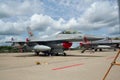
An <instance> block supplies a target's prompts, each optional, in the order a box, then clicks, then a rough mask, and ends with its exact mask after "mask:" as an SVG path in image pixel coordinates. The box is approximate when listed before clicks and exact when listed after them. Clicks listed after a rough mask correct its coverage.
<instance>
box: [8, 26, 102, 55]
mask: <svg viewBox="0 0 120 80" xmlns="http://www.w3.org/2000/svg"><path fill="white" fill-rule="evenodd" d="M27 31H28V34H29V38H26V41H14V40H12V41H10V42H12V43H13V46H15V47H18V46H19V47H20V48H23V47H28V48H30V49H32V50H34V52H35V53H36V54H37V55H39V52H43V53H44V55H58V54H63V55H66V53H65V52H64V49H69V48H70V47H71V46H72V42H75V41H78V42H79V41H82V40H83V39H84V37H86V38H87V39H88V40H89V41H96V40H100V39H103V38H101V37H96V36H91V35H85V34H82V33H81V32H77V31H73V30H66V31H62V32H60V33H59V34H58V35H54V36H50V37H47V38H39V37H38V36H37V37H35V36H34V34H33V33H32V30H31V28H30V27H27Z"/></svg>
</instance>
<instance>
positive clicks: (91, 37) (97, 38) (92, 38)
mask: <svg viewBox="0 0 120 80" xmlns="http://www.w3.org/2000/svg"><path fill="white" fill-rule="evenodd" d="M84 37H86V38H87V39H88V40H89V41H96V40H102V39H104V38H103V37H97V36H91V35H85V36H84Z"/></svg>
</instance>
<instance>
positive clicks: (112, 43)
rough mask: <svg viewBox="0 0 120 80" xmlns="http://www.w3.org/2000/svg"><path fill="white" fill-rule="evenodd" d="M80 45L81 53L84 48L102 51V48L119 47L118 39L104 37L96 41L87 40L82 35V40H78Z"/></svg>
mask: <svg viewBox="0 0 120 80" xmlns="http://www.w3.org/2000/svg"><path fill="white" fill-rule="evenodd" d="M80 47H83V48H84V49H83V51H82V53H84V52H85V51H86V50H92V49H94V51H97V50H98V49H99V51H102V49H114V50H116V49H117V48H120V40H112V39H111V38H105V39H103V40H98V41H89V40H87V38H85V37H84V41H82V42H80Z"/></svg>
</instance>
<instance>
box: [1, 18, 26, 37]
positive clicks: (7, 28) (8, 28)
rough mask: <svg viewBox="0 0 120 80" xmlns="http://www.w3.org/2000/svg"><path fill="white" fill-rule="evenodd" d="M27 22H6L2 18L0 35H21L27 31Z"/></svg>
mask: <svg viewBox="0 0 120 80" xmlns="http://www.w3.org/2000/svg"><path fill="white" fill-rule="evenodd" d="M26 24H27V23H26V22H22V23H21V22H19V21H18V22H4V21H2V20H0V28H1V29H0V35H20V34H21V33H23V32H24V31H25V26H26Z"/></svg>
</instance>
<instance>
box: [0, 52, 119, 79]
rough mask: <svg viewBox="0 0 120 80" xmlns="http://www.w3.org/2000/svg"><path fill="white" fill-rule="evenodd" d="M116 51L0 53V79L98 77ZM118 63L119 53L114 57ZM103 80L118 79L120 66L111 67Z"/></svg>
mask: <svg viewBox="0 0 120 80" xmlns="http://www.w3.org/2000/svg"><path fill="white" fill-rule="evenodd" d="M117 52H118V51H112V50H107V51H106V50H105V51H103V52H95V53H91V54H90V52H89V51H87V52H85V53H80V51H79V50H75V51H66V53H67V56H49V57H46V56H35V55H34V53H1V54H0V80H102V79H103V77H104V75H105V73H106V71H107V70H108V68H109V66H110V65H111V62H112V61H113V59H114V58H115V57H114V56H115V55H116V54H117ZM117 62H120V56H119V57H118V59H117ZM106 80H120V66H116V65H115V66H113V67H112V69H111V71H110V73H109V75H108V76H107V77H106Z"/></svg>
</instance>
